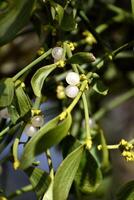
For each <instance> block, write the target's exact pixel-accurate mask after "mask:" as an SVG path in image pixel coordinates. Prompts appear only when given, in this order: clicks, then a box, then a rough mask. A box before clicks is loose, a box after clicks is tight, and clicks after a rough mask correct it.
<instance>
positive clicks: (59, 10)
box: [55, 4, 64, 24]
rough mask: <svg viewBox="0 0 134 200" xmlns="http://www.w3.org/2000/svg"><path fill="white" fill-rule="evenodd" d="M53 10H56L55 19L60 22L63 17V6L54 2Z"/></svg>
mask: <svg viewBox="0 0 134 200" xmlns="http://www.w3.org/2000/svg"><path fill="white" fill-rule="evenodd" d="M55 10H56V12H57V20H58V22H59V24H60V23H61V21H62V19H63V16H64V8H63V7H62V6H60V5H59V4H56V5H55Z"/></svg>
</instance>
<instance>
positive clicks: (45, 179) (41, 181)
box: [25, 167, 51, 200]
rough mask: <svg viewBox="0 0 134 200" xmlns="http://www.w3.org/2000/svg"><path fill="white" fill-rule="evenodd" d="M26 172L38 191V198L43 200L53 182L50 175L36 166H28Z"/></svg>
mask: <svg viewBox="0 0 134 200" xmlns="http://www.w3.org/2000/svg"><path fill="white" fill-rule="evenodd" d="M25 172H26V174H27V175H28V177H29V180H30V182H31V184H32V186H33V189H34V190H35V192H36V195H37V199H38V200H41V199H42V197H43V194H44V193H45V192H46V191H47V189H48V187H49V185H50V183H51V178H50V176H49V175H48V174H47V173H46V172H45V171H43V170H41V169H39V168H34V167H30V168H28V169H27V170H26V171H25Z"/></svg>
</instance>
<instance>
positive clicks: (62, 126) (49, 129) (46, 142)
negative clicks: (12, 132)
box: [20, 114, 72, 169]
mask: <svg viewBox="0 0 134 200" xmlns="http://www.w3.org/2000/svg"><path fill="white" fill-rule="evenodd" d="M71 123H72V118H71V115H70V114H68V116H67V117H66V118H65V119H64V120H63V121H62V122H59V116H58V117H56V118H54V119H53V120H51V121H50V122H48V123H47V124H46V125H44V126H43V127H42V128H41V129H40V130H39V131H38V132H37V134H36V135H35V136H33V137H32V139H31V140H30V141H29V142H28V143H27V144H26V146H25V149H24V152H23V155H22V158H21V165H20V168H23V169H25V168H27V167H28V166H29V165H30V164H31V163H32V162H33V160H34V159H35V156H37V155H39V154H41V153H43V152H44V151H46V150H47V149H48V148H50V147H52V146H53V145H56V144H58V143H59V142H60V141H61V140H62V139H63V138H64V137H65V136H66V135H67V134H68V130H69V128H70V126H71Z"/></svg>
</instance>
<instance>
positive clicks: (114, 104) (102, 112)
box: [93, 89, 134, 121]
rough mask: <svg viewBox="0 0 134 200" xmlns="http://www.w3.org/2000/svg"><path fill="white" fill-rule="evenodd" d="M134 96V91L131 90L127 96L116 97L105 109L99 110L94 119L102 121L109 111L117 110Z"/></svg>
mask: <svg viewBox="0 0 134 200" xmlns="http://www.w3.org/2000/svg"><path fill="white" fill-rule="evenodd" d="M133 96H134V89H131V90H129V91H128V92H126V93H125V94H122V95H120V96H119V97H116V98H115V99H114V100H112V101H110V102H109V103H107V104H106V105H105V106H104V107H102V108H101V109H100V110H98V111H97V112H96V113H95V114H94V116H93V118H94V119H95V120H96V121H97V120H99V119H101V118H102V117H103V116H104V115H105V114H106V113H107V112H108V111H110V110H112V109H113V108H116V107H117V106H119V105H120V104H122V103H124V102H125V101H127V100H128V99H130V98H131V97H133Z"/></svg>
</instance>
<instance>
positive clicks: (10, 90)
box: [0, 78, 14, 107]
mask: <svg viewBox="0 0 134 200" xmlns="http://www.w3.org/2000/svg"><path fill="white" fill-rule="evenodd" d="M13 96H14V83H13V81H12V79H11V78H7V79H5V80H1V81H0V107H6V106H9V105H10V104H11V102H12V100H13Z"/></svg>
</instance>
